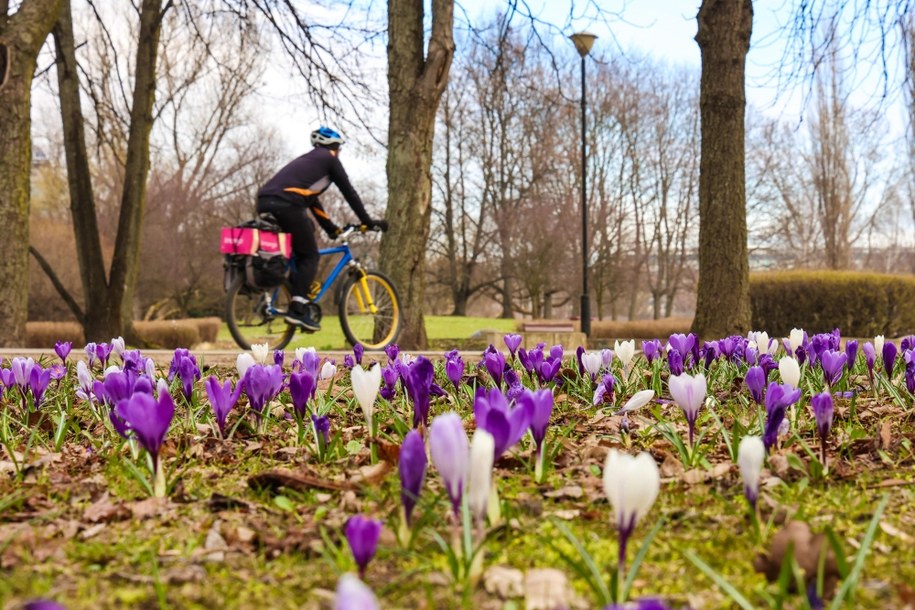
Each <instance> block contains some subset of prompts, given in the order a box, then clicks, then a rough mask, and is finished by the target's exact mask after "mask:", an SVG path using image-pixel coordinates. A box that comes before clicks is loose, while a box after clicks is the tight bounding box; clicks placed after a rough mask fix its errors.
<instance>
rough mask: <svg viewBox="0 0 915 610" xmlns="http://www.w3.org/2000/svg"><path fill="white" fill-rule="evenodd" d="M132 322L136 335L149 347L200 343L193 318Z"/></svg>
mask: <svg viewBox="0 0 915 610" xmlns="http://www.w3.org/2000/svg"><path fill="white" fill-rule="evenodd" d="M133 324H134V330H136V332H137V335H138V336H139V337H140V338H141V339H142V340H143V341H144V342H146V343H147V344H148V347H149V348H153V349H175V348H178V347H187V348H190V347H193V346H194V345H196V344H198V343H200V331H199V330H198V328H197V324H196V322H195V321H194V320H151V321H139V320H138V321H136V322H134V323H133Z"/></svg>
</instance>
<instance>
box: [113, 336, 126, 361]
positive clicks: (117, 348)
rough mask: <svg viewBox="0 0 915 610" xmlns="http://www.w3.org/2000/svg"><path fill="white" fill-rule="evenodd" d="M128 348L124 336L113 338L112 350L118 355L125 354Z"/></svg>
mask: <svg viewBox="0 0 915 610" xmlns="http://www.w3.org/2000/svg"><path fill="white" fill-rule="evenodd" d="M125 349H127V346H126V345H125V344H124V337H115V338H114V339H112V340H111V351H113V352H114V353H115V354H117V355H118V357H120V356H122V355H123V354H124V350H125Z"/></svg>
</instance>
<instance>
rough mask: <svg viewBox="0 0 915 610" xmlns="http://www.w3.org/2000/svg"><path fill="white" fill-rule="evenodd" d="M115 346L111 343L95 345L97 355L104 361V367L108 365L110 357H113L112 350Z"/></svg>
mask: <svg viewBox="0 0 915 610" xmlns="http://www.w3.org/2000/svg"><path fill="white" fill-rule="evenodd" d="M113 350H114V346H113V345H111V344H110V343H99V344H98V345H96V346H95V357H96V358H98V359H99V361H100V362H101V363H102V368H105V367H107V366H108V359H109V358H111V352H112V351H113Z"/></svg>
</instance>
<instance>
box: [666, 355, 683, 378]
mask: <svg viewBox="0 0 915 610" xmlns="http://www.w3.org/2000/svg"><path fill="white" fill-rule="evenodd" d="M667 368H669V369H670V374H671V375H672V376H674V377H676V376H677V375H682V374H683V355H682V354H680V352H678V351H677V350H675V349H672V350H670V351H669V352H668V353H667Z"/></svg>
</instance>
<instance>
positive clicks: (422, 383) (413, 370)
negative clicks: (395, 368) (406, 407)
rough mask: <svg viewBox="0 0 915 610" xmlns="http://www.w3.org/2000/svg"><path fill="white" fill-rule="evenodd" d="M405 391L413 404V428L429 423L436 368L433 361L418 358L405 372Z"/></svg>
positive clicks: (421, 357) (403, 378) (422, 357)
mask: <svg viewBox="0 0 915 610" xmlns="http://www.w3.org/2000/svg"><path fill="white" fill-rule="evenodd" d="M402 380H403V384H404V389H405V390H406V392H407V396H408V397H409V398H410V400H411V401H412V402H413V427H414V428H419V426H420V425H422V426H423V427H425V426H427V425H428V423H429V404H430V402H431V399H432V382H433V381H435V367H434V366H433V365H432V361H431V360H429V359H428V358H426V357H424V356H418V357H417V358H416V360H414V361H413V363H412V364H410V365H409V366H408V367H407V368H406V370H405V371H404V374H403V377H402Z"/></svg>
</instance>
